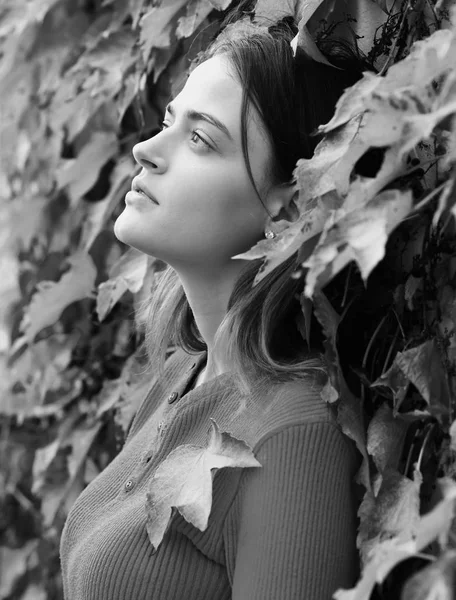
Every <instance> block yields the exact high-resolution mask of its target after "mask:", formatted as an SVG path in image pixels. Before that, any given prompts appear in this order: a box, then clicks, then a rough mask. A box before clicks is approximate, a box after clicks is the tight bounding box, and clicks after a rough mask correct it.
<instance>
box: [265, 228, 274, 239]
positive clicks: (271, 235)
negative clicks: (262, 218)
mask: <svg viewBox="0 0 456 600" xmlns="http://www.w3.org/2000/svg"><path fill="white" fill-rule="evenodd" d="M264 235H265V237H267V238H268V240H272V239H274V238H275V236H276V234H275V233H274V232H273V231H272V229H266V231H265V232H264Z"/></svg>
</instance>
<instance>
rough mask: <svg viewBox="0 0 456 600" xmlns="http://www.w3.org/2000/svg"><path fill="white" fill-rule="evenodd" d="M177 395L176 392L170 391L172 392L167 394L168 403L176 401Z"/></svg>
mask: <svg viewBox="0 0 456 600" xmlns="http://www.w3.org/2000/svg"><path fill="white" fill-rule="evenodd" d="M178 396H179V394H178V393H177V392H172V394H170V395H169V396H168V403H169V404H172V403H173V402H176V400H177V398H178Z"/></svg>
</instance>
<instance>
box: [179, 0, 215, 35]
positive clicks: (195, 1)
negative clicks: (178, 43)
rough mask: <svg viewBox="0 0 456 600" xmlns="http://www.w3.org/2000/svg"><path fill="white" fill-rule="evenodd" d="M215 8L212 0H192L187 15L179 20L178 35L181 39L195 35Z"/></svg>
mask: <svg viewBox="0 0 456 600" xmlns="http://www.w3.org/2000/svg"><path fill="white" fill-rule="evenodd" d="M213 8H214V6H213V5H212V3H211V2H210V0H190V2H189V3H188V4H187V7H186V15H185V17H180V18H179V20H178V24H177V29H176V37H177V38H178V39H181V38H188V37H190V36H191V35H193V33H194V32H195V31H196V29H197V28H198V27H199V26H200V25H201V23H202V22H203V21H204V19H205V18H206V17H207V16H208V15H209V13H210V12H211V11H212V10H213Z"/></svg>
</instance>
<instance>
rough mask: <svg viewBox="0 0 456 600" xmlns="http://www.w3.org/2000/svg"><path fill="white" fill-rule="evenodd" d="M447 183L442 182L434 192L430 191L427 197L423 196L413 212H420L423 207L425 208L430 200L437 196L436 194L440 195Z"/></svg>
mask: <svg viewBox="0 0 456 600" xmlns="http://www.w3.org/2000/svg"><path fill="white" fill-rule="evenodd" d="M447 183H448V182H447V181H444V182H443V183H441V184H440V185H439V186H437V187H436V188H435V189H434V190H432V192H430V193H429V194H428V195H427V196H425V197H424V198H423V199H422V200H421V202H418V204H417V205H416V206H414V207H413V212H415V211H418V210H421V209H422V208H423V206H425V205H426V204H427V203H428V202H429V201H430V200H432V198H434V197H435V196H437V194H440V192H441V191H442V190H443V188H444V187H445V186H446V184H447Z"/></svg>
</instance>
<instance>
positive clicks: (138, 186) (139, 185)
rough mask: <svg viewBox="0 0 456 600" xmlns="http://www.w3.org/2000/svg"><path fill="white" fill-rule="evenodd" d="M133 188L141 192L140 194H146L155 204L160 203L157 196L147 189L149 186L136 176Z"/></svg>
mask: <svg viewBox="0 0 456 600" xmlns="http://www.w3.org/2000/svg"><path fill="white" fill-rule="evenodd" d="M131 189H132V190H133V191H135V192H139V193H140V194H144V195H145V196H147V198H148V199H149V200H151V201H152V202H153V203H154V204H158V202H157V200H156V199H155V196H153V195H152V194H151V192H150V191H149V190H148V189H147V187H146V186H145V185H144V183H143V182H141V181H138V180H137V179H136V178H135V179H133V182H132V185H131Z"/></svg>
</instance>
